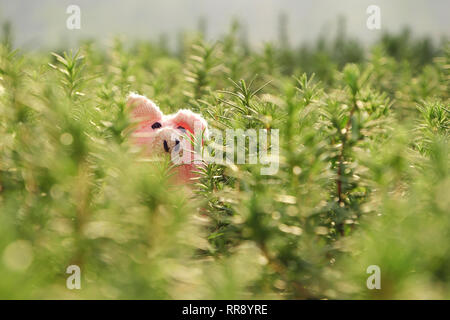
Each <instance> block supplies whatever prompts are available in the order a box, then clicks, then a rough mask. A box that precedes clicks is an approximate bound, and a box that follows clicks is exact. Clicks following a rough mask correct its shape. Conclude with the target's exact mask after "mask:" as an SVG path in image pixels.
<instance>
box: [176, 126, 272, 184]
mask: <svg viewBox="0 0 450 320" xmlns="http://www.w3.org/2000/svg"><path fill="white" fill-rule="evenodd" d="M223 133H224V132H223V131H222V130H218V129H211V130H210V131H209V134H208V138H209V139H208V141H207V142H206V143H207V145H206V146H203V141H204V140H203V138H204V131H202V130H201V127H200V124H198V123H196V124H195V129H194V134H193V138H194V139H193V140H194V146H193V151H192V152H190V150H191V148H190V144H191V143H192V141H191V139H182V141H181V147H179V148H173V149H172V152H171V159H172V162H173V163H174V164H177V165H179V164H189V163H195V164H200V163H203V162H204V163H216V164H246V163H247V164H258V163H259V164H261V165H263V167H262V168H261V170H260V173H261V174H262V175H274V174H276V173H277V172H278V168H279V153H280V134H279V129H270V130H268V129H259V130H256V129H246V130H244V129H226V130H225V137H224V134H223ZM179 138H180V136H178V135H176V134H174V135H173V136H172V141H175V140H177V139H179ZM200 142H201V143H200ZM247 142H248V143H247ZM246 145H248V148H246ZM247 150H248V152H247Z"/></svg>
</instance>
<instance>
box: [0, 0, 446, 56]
mask: <svg viewBox="0 0 450 320" xmlns="http://www.w3.org/2000/svg"><path fill="white" fill-rule="evenodd" d="M70 4H76V5H78V6H80V8H81V30H68V29H67V28H66V19H67V18H68V14H66V8H67V6H68V5H70ZM371 4H375V5H378V6H380V8H381V23H382V29H381V31H371V30H368V29H367V28H366V20H367V17H368V15H367V14H366V8H367V7H368V6H369V5H371ZM449 12H450V0H395V1H394V0H390V1H389V0H378V1H376V0H339V1H337V0H315V1H313V0H309V1H305V0H226V1H223V0H159V1H156V0H95V1H92V0H36V1H31V0H0V23H3V22H4V21H6V20H10V21H11V22H12V23H13V28H14V35H15V42H14V44H15V45H16V46H18V47H22V48H27V49H33V48H44V49H47V48H55V47H59V48H60V47H62V46H67V45H70V46H76V43H77V40H78V39H80V38H86V37H90V38H95V39H97V40H98V41H100V42H101V43H103V44H105V43H107V42H106V41H108V40H109V39H111V36H112V35H115V34H118V33H121V34H123V35H125V36H126V37H127V38H129V39H135V38H139V39H158V38H159V36H160V35H161V34H166V35H168V36H169V37H170V41H171V43H175V41H176V38H177V34H179V33H180V31H182V30H187V31H189V30H195V29H197V26H198V24H199V19H200V18H201V17H203V18H204V19H205V21H206V25H207V37H208V38H210V39H214V38H216V37H218V36H220V35H222V34H224V33H225V32H226V31H227V30H228V29H229V26H230V22H231V21H232V19H233V18H234V17H236V18H239V20H240V21H241V22H242V24H244V25H245V27H246V30H247V37H248V39H249V40H250V41H251V43H252V45H254V46H258V45H260V44H261V43H262V42H263V41H274V40H276V39H277V37H278V24H279V23H278V18H279V16H280V14H281V13H285V14H286V15H287V16H288V31H289V38H290V42H291V43H292V44H298V43H300V42H303V41H311V40H313V39H315V38H316V37H317V36H318V35H319V34H326V35H330V36H333V34H334V33H333V32H334V31H335V28H336V25H337V19H338V17H339V16H342V17H345V18H346V24H347V32H348V34H349V35H351V36H355V37H357V38H359V39H361V40H363V41H365V42H366V43H368V42H371V41H373V40H374V39H376V38H377V37H378V36H379V35H380V34H381V32H382V31H384V30H390V31H398V30H400V29H401V28H402V27H404V26H409V27H410V28H411V29H412V30H413V32H414V34H415V35H418V36H420V35H430V36H432V37H433V38H434V39H436V40H438V39H440V38H441V37H442V36H444V35H446V36H447V37H448V36H449V31H450V14H449Z"/></svg>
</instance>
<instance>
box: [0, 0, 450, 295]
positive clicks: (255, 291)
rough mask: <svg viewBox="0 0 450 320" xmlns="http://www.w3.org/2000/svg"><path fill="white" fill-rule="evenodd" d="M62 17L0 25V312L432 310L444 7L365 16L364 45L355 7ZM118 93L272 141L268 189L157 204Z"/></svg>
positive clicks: (449, 225)
mask: <svg viewBox="0 0 450 320" xmlns="http://www.w3.org/2000/svg"><path fill="white" fill-rule="evenodd" d="M72 3H74V4H79V5H80V7H81V10H82V22H81V30H74V31H70V30H67V29H66V28H65V20H66V19H67V16H68V15H67V14H65V8H66V7H67V5H68V4H69V2H65V1H42V2H25V1H15V2H5V1H2V2H1V3H0V10H2V11H1V14H2V15H1V16H2V26H3V29H2V34H1V45H0V297H1V298H4V299H95V298H97V299H258V298H266V299H344V298H349V299H448V298H449V297H450V215H449V213H450V202H449V200H448V199H449V194H448V190H449V187H450V178H449V155H448V151H449V92H450V90H449V81H450V76H449V70H450V47H449V43H448V40H447V38H446V37H448V30H449V28H448V23H449V20H448V13H447V12H448V10H447V9H448V2H445V1H430V2H425V1H408V2H406V1H396V2H395V5H394V4H392V3H390V2H387V1H379V5H380V7H381V10H382V11H381V18H382V29H381V30H379V31H370V30H368V29H367V28H366V25H365V21H366V18H367V14H366V13H365V9H366V7H367V5H368V4H369V3H367V4H366V2H365V1H358V2H356V1H340V2H339V7H338V5H337V3H338V2H334V1H333V2H331V1H318V2H314V4H313V3H312V2H311V3H309V2H294V1H279V2H275V1H258V2H256V1H248V2H245V4H243V3H240V2H237V1H230V2H228V3H227V4H225V3H219V2H218V1H208V2H206V1H195V2H194V1H183V2H181V1H180V2H174V1H168V2H164V4H163V3H162V2H160V3H157V2H154V3H152V2H145V4H144V2H143V1H142V2H137V1H135V2H134V1H132V2H126V3H125V2H118V1H108V2H106V1H100V2H95V4H94V2H92V3H91V2H88V1H73V2H70V4H72ZM332 4H333V5H332ZM370 4H373V3H370ZM283 12H284V13H283ZM323 26H324V27H323ZM404 26H409V27H408V28H405V27H404ZM322 27H323V28H322ZM330 30H331V31H330ZM70 48H72V50H70ZM130 91H137V92H139V93H141V94H145V95H146V96H148V97H150V98H152V99H153V100H154V101H156V102H157V104H158V105H159V106H160V107H161V109H162V111H163V112H164V113H170V112H174V111H176V110H178V109H180V108H188V109H191V110H193V111H195V112H199V113H201V114H202V115H203V116H204V117H205V119H207V121H208V123H209V125H210V126H211V127H213V128H217V129H221V130H225V129H230V128H234V129H236V128H240V129H250V128H251V129H267V130H272V129H279V130H280V163H279V170H278V172H277V173H276V174H275V175H270V176H263V175H261V174H260V172H261V171H260V169H261V165H250V164H243V165H222V164H211V163H210V164H206V166H205V167H204V168H202V169H201V170H200V171H201V175H200V178H199V179H197V180H196V181H194V183H193V184H192V185H191V186H174V185H172V184H171V183H170V182H169V181H168V179H167V178H168V169H169V168H170V166H171V165H170V163H165V162H155V161H151V160H152V159H148V158H146V157H144V156H143V155H142V154H141V153H140V150H139V149H137V148H136V147H135V146H133V145H131V144H130V143H129V140H128V135H127V134H128V133H127V130H126V128H127V127H128V125H129V124H130V123H129V117H128V114H127V112H126V110H125V103H126V95H127V94H128V93H129V92H130ZM269 146H270V145H269ZM246 148H248V146H246ZM69 265H78V266H79V267H80V269H81V289H80V290H76V289H74V290H69V289H68V288H67V287H66V280H67V278H68V277H69V274H66V268H67V267H68V266H69ZM370 265H377V266H379V267H380V270H381V289H379V290H376V289H375V290H370V289H368V288H367V286H366V280H367V278H368V277H369V276H370V274H367V273H366V269H367V267H369V266H370Z"/></svg>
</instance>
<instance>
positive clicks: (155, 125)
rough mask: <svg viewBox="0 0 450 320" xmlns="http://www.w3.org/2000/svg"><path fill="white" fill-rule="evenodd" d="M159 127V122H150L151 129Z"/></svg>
mask: <svg viewBox="0 0 450 320" xmlns="http://www.w3.org/2000/svg"><path fill="white" fill-rule="evenodd" d="M159 128H161V123H159V122H155V123H154V124H152V129H159Z"/></svg>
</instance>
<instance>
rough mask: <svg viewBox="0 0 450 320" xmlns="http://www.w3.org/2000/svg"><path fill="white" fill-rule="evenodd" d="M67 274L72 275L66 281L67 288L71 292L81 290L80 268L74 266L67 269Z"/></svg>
mask: <svg viewBox="0 0 450 320" xmlns="http://www.w3.org/2000/svg"><path fill="white" fill-rule="evenodd" d="M66 273H67V274H70V276H69V277H67V280H66V287H67V289H69V290H73V289H81V269H80V267H79V266H77V265H75V264H72V265H70V266H68V267H67V269H66Z"/></svg>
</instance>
